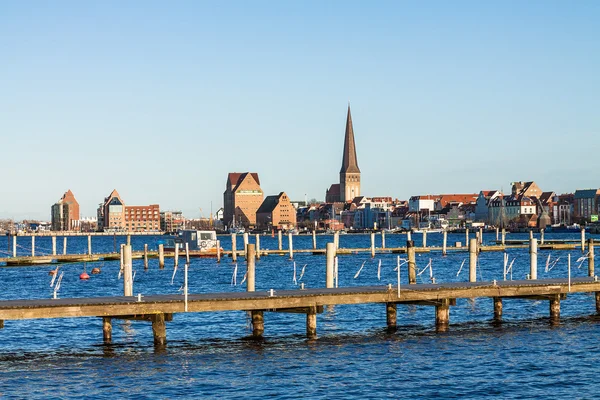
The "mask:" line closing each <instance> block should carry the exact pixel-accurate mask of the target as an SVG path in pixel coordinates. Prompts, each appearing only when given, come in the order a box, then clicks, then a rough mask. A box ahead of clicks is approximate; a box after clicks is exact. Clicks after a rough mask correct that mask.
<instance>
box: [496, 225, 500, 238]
mask: <svg viewBox="0 0 600 400" xmlns="http://www.w3.org/2000/svg"><path fill="white" fill-rule="evenodd" d="M499 234H500V228H498V227H496V242H497V241H498V240H500V236H499Z"/></svg>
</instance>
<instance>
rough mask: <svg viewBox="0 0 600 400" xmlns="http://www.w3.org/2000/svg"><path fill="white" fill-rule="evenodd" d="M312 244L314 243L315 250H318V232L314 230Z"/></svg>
mask: <svg viewBox="0 0 600 400" xmlns="http://www.w3.org/2000/svg"><path fill="white" fill-rule="evenodd" d="M312 242H313V250H315V249H316V248H317V231H316V230H314V229H313V231H312Z"/></svg>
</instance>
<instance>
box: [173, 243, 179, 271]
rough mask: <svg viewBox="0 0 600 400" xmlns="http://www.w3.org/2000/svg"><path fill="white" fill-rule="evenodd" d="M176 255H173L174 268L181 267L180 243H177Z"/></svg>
mask: <svg viewBox="0 0 600 400" xmlns="http://www.w3.org/2000/svg"><path fill="white" fill-rule="evenodd" d="M174 250H175V254H174V255H173V268H177V266H178V265H179V243H177V242H176V243H175V249H174Z"/></svg>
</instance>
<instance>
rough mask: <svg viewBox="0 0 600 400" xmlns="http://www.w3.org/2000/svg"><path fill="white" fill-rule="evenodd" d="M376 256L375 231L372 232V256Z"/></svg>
mask: <svg viewBox="0 0 600 400" xmlns="http://www.w3.org/2000/svg"><path fill="white" fill-rule="evenodd" d="M374 257H375V232H371V258H374Z"/></svg>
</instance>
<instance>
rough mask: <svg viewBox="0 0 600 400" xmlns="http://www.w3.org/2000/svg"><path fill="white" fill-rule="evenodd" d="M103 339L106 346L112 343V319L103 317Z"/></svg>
mask: <svg viewBox="0 0 600 400" xmlns="http://www.w3.org/2000/svg"><path fill="white" fill-rule="evenodd" d="M102 337H103V339H104V343H105V344H109V343H110V342H112V318H111V317H102Z"/></svg>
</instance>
